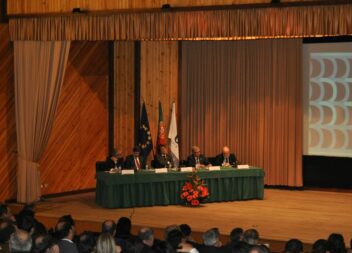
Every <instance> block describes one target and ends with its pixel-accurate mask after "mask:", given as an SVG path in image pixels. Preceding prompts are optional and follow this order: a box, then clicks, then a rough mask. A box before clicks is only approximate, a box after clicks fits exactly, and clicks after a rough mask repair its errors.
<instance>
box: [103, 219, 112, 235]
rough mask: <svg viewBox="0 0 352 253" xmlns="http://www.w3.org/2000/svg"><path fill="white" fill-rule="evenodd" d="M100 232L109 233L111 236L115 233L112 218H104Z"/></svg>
mask: <svg viewBox="0 0 352 253" xmlns="http://www.w3.org/2000/svg"><path fill="white" fill-rule="evenodd" d="M101 232H102V233H109V234H111V235H112V236H113V237H115V235H116V223H115V222H114V221H112V220H106V221H104V222H103V224H102V227H101Z"/></svg>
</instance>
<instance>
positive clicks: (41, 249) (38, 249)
mask: <svg viewBox="0 0 352 253" xmlns="http://www.w3.org/2000/svg"><path fill="white" fill-rule="evenodd" d="M59 251H60V250H59V246H58V245H57V244H56V241H55V240H54V238H52V237H51V236H50V235H49V234H40V235H37V236H35V237H34V239H33V246H32V253H59Z"/></svg>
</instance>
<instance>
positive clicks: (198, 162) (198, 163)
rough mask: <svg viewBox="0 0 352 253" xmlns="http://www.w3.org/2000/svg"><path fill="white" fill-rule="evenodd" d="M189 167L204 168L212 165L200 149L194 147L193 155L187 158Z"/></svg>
mask: <svg viewBox="0 0 352 253" xmlns="http://www.w3.org/2000/svg"><path fill="white" fill-rule="evenodd" d="M187 165H188V166H190V167H196V168H204V167H205V166H208V165H211V164H210V163H209V161H208V159H207V158H206V157H205V156H204V155H202V154H201V153H200V148H199V147H197V146H193V147H192V155H190V156H188V157H187Z"/></svg>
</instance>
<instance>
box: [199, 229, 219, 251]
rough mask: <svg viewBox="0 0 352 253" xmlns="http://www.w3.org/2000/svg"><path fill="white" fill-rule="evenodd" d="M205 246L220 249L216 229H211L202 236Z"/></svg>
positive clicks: (217, 230)
mask: <svg viewBox="0 0 352 253" xmlns="http://www.w3.org/2000/svg"><path fill="white" fill-rule="evenodd" d="M203 243H204V245H205V246H214V247H221V241H220V232H219V229H218V228H211V229H209V230H208V231H205V233H204V234H203Z"/></svg>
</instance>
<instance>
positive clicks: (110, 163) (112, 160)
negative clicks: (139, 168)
mask: <svg viewBox="0 0 352 253" xmlns="http://www.w3.org/2000/svg"><path fill="white" fill-rule="evenodd" d="M123 163H124V161H123V157H122V154H121V151H119V150H115V149H114V150H113V151H112V153H111V154H110V156H108V157H107V158H106V161H105V164H106V167H107V168H108V169H117V168H119V167H122V166H123Z"/></svg>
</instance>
